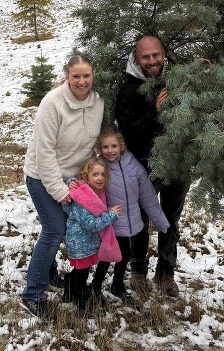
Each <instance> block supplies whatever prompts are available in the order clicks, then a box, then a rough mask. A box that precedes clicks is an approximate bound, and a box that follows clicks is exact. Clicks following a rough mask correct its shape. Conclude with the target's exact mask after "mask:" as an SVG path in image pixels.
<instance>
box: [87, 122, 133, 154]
mask: <svg viewBox="0 0 224 351" xmlns="http://www.w3.org/2000/svg"><path fill="white" fill-rule="evenodd" d="M111 136H114V137H115V138H116V139H117V142H118V144H119V145H120V149H121V152H123V151H124V149H125V148H126V145H125V141H124V137H123V135H122V133H121V132H120V131H119V130H118V129H117V128H116V127H110V128H107V129H105V130H103V131H102V132H101V133H100V135H99V136H98V138H97V140H96V144H95V147H94V149H95V152H96V154H97V155H101V153H102V141H103V139H104V138H107V137H111Z"/></svg>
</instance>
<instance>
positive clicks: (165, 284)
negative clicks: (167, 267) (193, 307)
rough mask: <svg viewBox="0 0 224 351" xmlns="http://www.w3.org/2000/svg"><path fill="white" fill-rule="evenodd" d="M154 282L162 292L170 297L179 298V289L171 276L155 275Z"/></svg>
mask: <svg viewBox="0 0 224 351" xmlns="http://www.w3.org/2000/svg"><path fill="white" fill-rule="evenodd" d="M153 280H154V282H155V283H156V284H157V285H158V287H159V288H160V290H161V291H162V292H163V293H165V294H167V295H168V296H170V297H178V296H179V289H178V286H177V284H176V282H175V280H174V278H173V276H172V275H171V274H165V275H164V276H163V277H160V276H158V275H155V277H154V278H153Z"/></svg>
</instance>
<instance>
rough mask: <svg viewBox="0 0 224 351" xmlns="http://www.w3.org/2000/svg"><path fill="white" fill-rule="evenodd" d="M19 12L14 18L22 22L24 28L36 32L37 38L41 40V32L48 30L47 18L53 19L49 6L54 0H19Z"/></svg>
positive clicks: (14, 14)
mask: <svg viewBox="0 0 224 351" xmlns="http://www.w3.org/2000/svg"><path fill="white" fill-rule="evenodd" d="M16 2H17V5H18V8H19V10H20V11H19V12H17V13H13V18H14V19H15V20H16V21H18V22H19V23H20V24H21V27H22V29H27V28H28V29H30V30H32V32H34V35H35V40H39V32H40V31H45V30H46V19H48V20H51V19H52V16H51V15H50V13H49V6H50V5H51V3H52V0H17V1H16Z"/></svg>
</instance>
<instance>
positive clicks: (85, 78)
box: [67, 63, 93, 101]
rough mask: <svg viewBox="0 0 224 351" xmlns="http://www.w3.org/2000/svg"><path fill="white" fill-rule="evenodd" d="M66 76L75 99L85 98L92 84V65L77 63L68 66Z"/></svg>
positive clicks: (81, 99)
mask: <svg viewBox="0 0 224 351" xmlns="http://www.w3.org/2000/svg"><path fill="white" fill-rule="evenodd" d="M67 78H68V82H69V85H70V89H71V91H72V92H73V94H74V95H75V97H76V99H77V100H80V101H83V100H85V99H87V97H88V95H89V92H90V90H91V89H92V85H93V71H92V67H91V66H90V65H88V64H87V63H77V64H75V65H73V66H71V67H70V68H69V71H68V76H67Z"/></svg>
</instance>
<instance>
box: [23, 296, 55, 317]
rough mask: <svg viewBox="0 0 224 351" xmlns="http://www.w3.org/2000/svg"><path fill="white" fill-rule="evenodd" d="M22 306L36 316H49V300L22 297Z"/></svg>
mask: <svg viewBox="0 0 224 351" xmlns="http://www.w3.org/2000/svg"><path fill="white" fill-rule="evenodd" d="M20 306H21V307H22V308H23V309H24V310H26V311H28V312H29V313H30V314H31V315H32V316H34V317H44V318H48V317H49V309H48V302H47V301H46V300H42V301H35V300H25V299H22V301H21V302H20Z"/></svg>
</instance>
